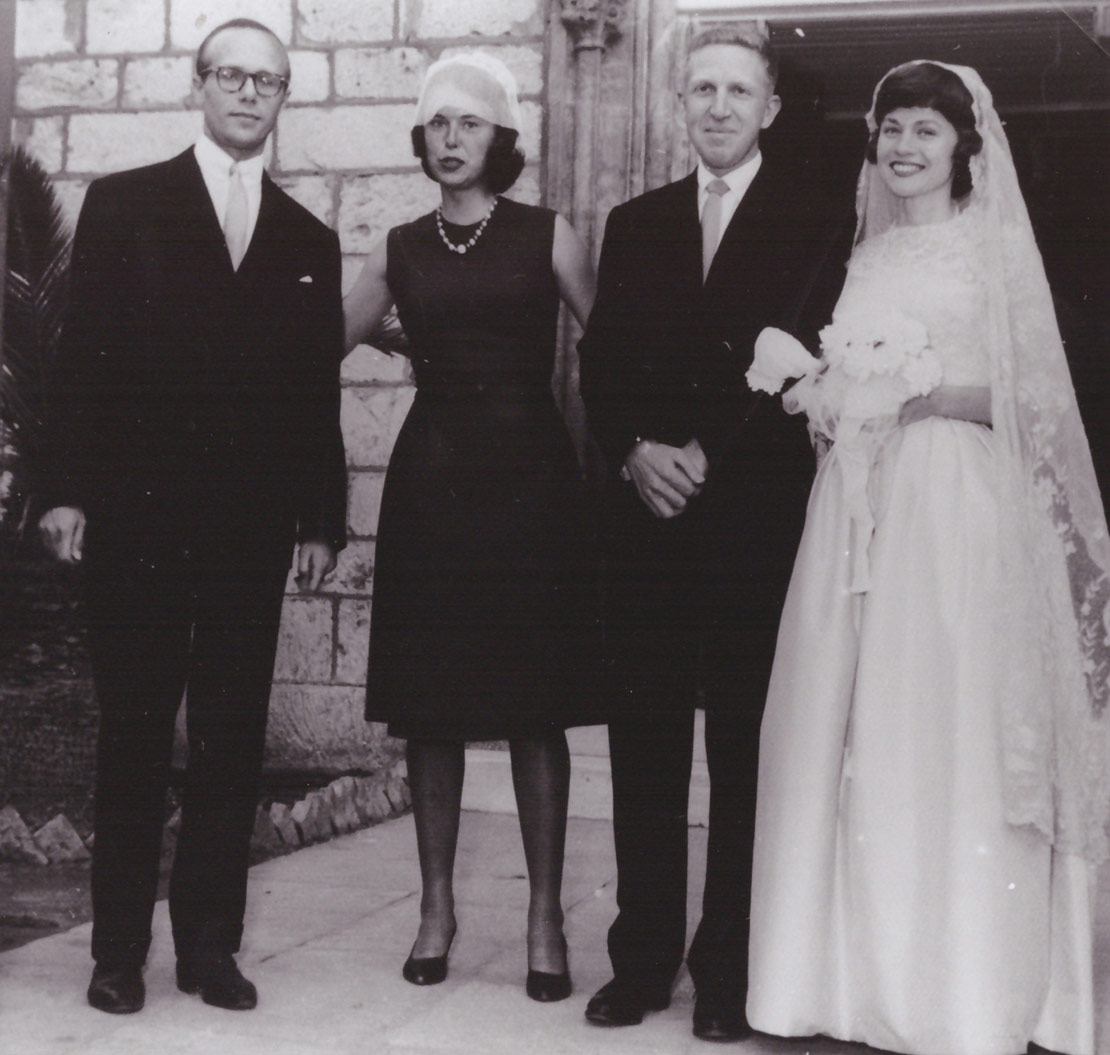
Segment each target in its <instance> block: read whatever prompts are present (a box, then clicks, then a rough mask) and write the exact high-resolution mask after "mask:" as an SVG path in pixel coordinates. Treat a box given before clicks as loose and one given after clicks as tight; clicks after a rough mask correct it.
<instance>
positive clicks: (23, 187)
mask: <svg viewBox="0 0 1110 1055" xmlns="http://www.w3.org/2000/svg"><path fill="white" fill-rule="evenodd" d="M0 181H2V182H3V184H4V185H5V188H6V191H7V208H8V230H7V245H6V254H7V255H6V261H5V263H6V268H5V275H4V290H3V292H4V315H3V342H2V345H0V435H2V436H3V437H4V439H5V443H4V447H5V451H4V452H3V453H4V462H5V466H0V468H5V467H6V468H7V469H8V471H10V472H13V473H14V483H13V482H11V481H12V478H11V477H9V486H10V487H11V488H12V493H13V495H14V496H15V497H17V498H25V497H26V495H25V490H26V483H25V480H26V473H25V472H24V471H23V470H24V469H25V467H26V464H27V463H28V462H29V460H31V459H32V458H33V457H34V456H35V455H36V454H37V452H38V450H39V449H40V443H41V434H42V419H43V405H44V400H45V393H46V384H47V378H48V375H49V373H50V370H51V367H52V365H53V363H54V358H55V355H56V354H57V350H58V342H59V338H60V335H61V329H62V317H63V314H64V312H65V306H66V301H67V299H68V292H69V258H70V247H71V243H72V239H71V236H70V233H69V228H68V225H67V223H66V220H65V217H64V215H63V213H62V209H61V206H60V204H59V202H58V198H57V195H56V194H55V192H54V188H53V185H52V183H51V180H50V176H49V175H48V174H47V172H46V171H45V169H43V167H42V166H41V165H40V164H39V163H38V162H37V161H36V160H35V159H34V158H33V157H31V155H30V154H28V153H27V152H26V151H24V150H23V149H22V148H20V147H16V148H15V149H13V150H12V151H10V152H9V153H8V155H7V156H6V157H4V158H3V159H2V161H0ZM0 513H2V510H0Z"/></svg>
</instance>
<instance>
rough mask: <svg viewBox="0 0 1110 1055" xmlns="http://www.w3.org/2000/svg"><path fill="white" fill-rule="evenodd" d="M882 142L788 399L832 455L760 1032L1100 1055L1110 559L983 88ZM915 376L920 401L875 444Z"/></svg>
mask: <svg viewBox="0 0 1110 1055" xmlns="http://www.w3.org/2000/svg"><path fill="white" fill-rule="evenodd" d="M868 124H869V128H870V130H871V140H870V143H869V146H868V158H867V162H866V163H865V164H864V166H863V172H862V174H861V176H860V184H859V196H858V197H859V200H858V209H859V231H858V236H857V244H856V248H855V251H854V253H853V256H852V260H851V263H850V265H849V270H848V278H847V282H846V285H845V288H844V292H843V294H842V296H841V299H840V302H839V303H838V305H837V308H836V312H835V314H834V317H833V324H832V326H831V327H829V328H828V329H827V330H826V331H825V332H824V333H823V338H824V342H823V343H824V346H825V355H824V358H823V360H822V364H821V365H822V366H823V367H824V372H823V373H821V374H818V373H817V372H816V371H813V372H812V373H811V376H810V377H808V378H806V379H804V380H803V381H801V382H799V384H798V385H797V386H795V388H794V389H793V390H791V392H789V393H788V394H787V402H788V404H789V403H790V402H791V401H793V403H794V404H795V405H796V407H798V408H801V409H806V410H807V412H808V413H809V415H810V420H811V428H813V429H814V430H815V431H826V432H829V433H832V434H833V436H832V438H833V440H834V442H833V445H832V448H831V451H830V453H829V454H828V455H827V457H825V459H824V460H823V462H822V464H821V467H820V469H819V471H818V475H817V479H816V481H815V483H814V487H813V492H812V495H811V497H810V502H809V508H808V512H807V521H806V528H805V534H804V536H803V539H802V542H801V546H800V549H799V553H798V557H797V561H796V564H795V567H794V574H793V579H792V581H791V585H790V591H789V594H788V597H787V601H786V606H785V609H784V612H783V618H782V624H781V627H780V630H779V638H778V646H777V651H776V656H775V665H774V671H773V674H772V677H771V684H770V690H769V697H768V702H767V709H766V712H765V716H764V720H763V726H762V733H761V743H760V772H759V804H758V813H757V827H756V846H755V864H754V876H753V890H752V932H751V946H750V971H751V979H750V988H749V999H748V1005H747V1014H748V1019H749V1021H750V1023H751V1025H752V1026H753V1027H754V1028H755V1029H757V1030H761V1031H764V1032H767V1033H774V1034H779V1035H783V1036H808V1035H811V1034H817V1033H821V1034H826V1035H829V1036H832V1037H836V1038H840V1039H843V1040H851V1041H862V1042H865V1043H867V1044H870V1045H872V1046H874V1047H878V1048H886V1049H891V1050H894V1051H899V1052H908V1053H913V1055H1018V1053H1021V1052H1025V1050H1026V1048H1027V1046H1028V1045H1029V1044H1030V1043H1035V1044H1037V1045H1040V1046H1042V1047H1044V1048H1048V1049H1051V1050H1053V1051H1058V1052H1067V1053H1070V1055H1092V1053H1093V1051H1094V999H1095V998H1094V993H1093V967H1092V942H1093V938H1092V911H1093V910H1092V903H1093V895H1094V878H1095V866H1096V865H1097V864H1098V863H1099V862H1101V861H1102V860H1104V859H1105V858H1106V856H1107V843H1106V829H1105V824H1106V819H1107V818H1106V814H1107V810H1108V804H1110V770H1108V765H1107V759H1108V747H1110V703H1108V697H1110V642H1108V633H1110V630H1108V627H1110V623H1108V616H1107V603H1108V600H1110V580H1108V578H1107V570H1108V569H1110V541H1108V539H1107V531H1106V521H1105V516H1104V513H1103V510H1102V505H1101V501H1100V498H1099V494H1098V488H1097V485H1096V483H1095V480H1094V474H1093V471H1092V467H1091V458H1090V452H1089V450H1088V446H1087V441H1086V437H1085V435H1084V433H1083V428H1082V424H1081V422H1080V420H1079V416H1078V412H1077V410H1076V404H1075V395H1074V392H1073V389H1072V385H1071V381H1070V377H1069V374H1068V370H1067V365H1066V362H1065V359H1064V353H1063V348H1062V345H1061V341H1060V335H1059V331H1058V329H1057V326H1056V320H1055V316H1054V314H1053V309H1052V301H1051V297H1050V294H1049V290H1048V286H1047V283H1046V281H1045V277H1044V270H1043V267H1042V265H1041V259H1040V255H1039V253H1038V251H1037V248H1036V244H1035V242H1034V240H1033V235H1032V230H1031V228H1030V225H1029V218H1028V214H1027V212H1026V209H1025V205H1024V202H1023V200H1022V197H1021V193H1020V190H1019V188H1018V183H1017V178H1016V175H1015V172H1014V168H1013V162H1012V160H1011V157H1010V151H1009V147H1008V145H1007V142H1006V138H1005V134H1004V132H1003V130H1002V125H1001V122H1000V120H999V118H998V115H997V113H996V112H995V110H994V107H993V105H992V102H991V96H990V93H989V92H988V90H987V88H986V87H985V86H984V84H983V82H982V81H981V80H980V78H979V76H978V74H976V73H975V71H974V70H971V69H968V68H966V67H959V66H946V65H943V64H940V63H932V62H912V63H908V64H906V65H903V66H899V67H897V68H896V69H894V70H892V71H891V72H890V73H888V74H887V75H886V76H885V77H884V78H883V80H882V81H880V83H879V85H878V87H877V89H876V93H875V102H874V106H873V108H872V112H871V114H870V115H869V116H868ZM915 334H917V336H916V337H915ZM915 342H916V343H915ZM838 355H839V359H838V358H837V356H838ZM884 356H885V357H887V358H886V359H885V360H884ZM868 357H870V358H868ZM837 362H840V363H841V364H842V365H841V366H839V367H838V366H837V365H836V364H837ZM867 362H869V363H870V365H869V366H864V367H863V368H861V364H866V363H867ZM930 364H931V365H930ZM911 367H912V370H911ZM930 369H932V370H935V374H936V376H934V377H932V378H931V380H930V379H929V372H930ZM868 371H870V374H868ZM913 371H916V375H915V376H916V383H917V385H918V387H917V388H916V389H914V388H912V387H905V388H904V391H905V392H906V393H912V392H914V391H916V392H918V393H920V394H917V395H914V396H913V397H912V398H908V399H906V400H905V401H904V402H903V403H902V405H901V406H900V408H898V409H895V410H894V413H893V414H891V415H889V416H884V415H883V414H882V413H881V412H879V413H874V414H873V415H871V416H869V412H868V411H867V409H866V407H867V405H868V403H869V401H872V402H873V396H874V394H875V393H876V392H880V391H885V392H886V394H887V395H889V392H890V391H891V390H892V388H891V386H892V385H893V386H895V387H896V386H897V384H898V383H905V384H906V385H908V383H909V382H910V381H913V380H914V378H913V377H911V373H912V372H913ZM867 376H870V378H871V380H870V381H866V382H864V381H859V380H855V381H853V380H852V379H853V377H854V378H856V379H858V378H861V377H867ZM923 378H924V379H925V382H926V383H925V384H924V385H922V379H923ZM883 386H885V389H884V388H883ZM861 397H862V398H861ZM830 400H832V402H831V403H830ZM880 402H881V401H880ZM874 405H877V404H874V403H873V406H874ZM849 406H852V407H854V408H855V409H854V411H853V413H854V414H855V417H854V418H852V417H850V415H849V414H848V412H847V409H846V408H848V407H849ZM837 408H839V410H837ZM861 408H863V409H861Z"/></svg>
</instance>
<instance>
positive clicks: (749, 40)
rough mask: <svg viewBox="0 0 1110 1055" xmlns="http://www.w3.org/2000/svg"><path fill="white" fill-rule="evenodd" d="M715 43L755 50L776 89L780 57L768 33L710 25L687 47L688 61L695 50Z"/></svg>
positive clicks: (737, 27)
mask: <svg viewBox="0 0 1110 1055" xmlns="http://www.w3.org/2000/svg"><path fill="white" fill-rule="evenodd" d="M715 44H728V45H731V46H733V47H737V48H747V49H748V50H749V51H754V52H755V53H756V54H757V55H758V56H759V57H760V58H761V59H762V60H763V66H764V68H765V69H766V71H767V80H768V81H769V82H770V85H771V91H774V90H775V85H777V84H778V80H779V57H778V53H777V52H776V51H775V49H774V47H772V45H771V38H770V37H769V36H768V35H767V34H766V33H762V32H760V31H759V30H758V29H755V28H754V27H750V26H737V25H729V24H728V23H720V24H718V25H715V26H709V27H708V28H707V29H703V30H701V31H700V32H699V33H697V35H696V36H695V37H694V39H693V40H691V41H690V46H689V47H688V48H687V49H686V61H687V63H688V62H689V61H690V56H691V55H693V54H694V52H695V51H701V49H702V48H709V47H712V46H713V45H715Z"/></svg>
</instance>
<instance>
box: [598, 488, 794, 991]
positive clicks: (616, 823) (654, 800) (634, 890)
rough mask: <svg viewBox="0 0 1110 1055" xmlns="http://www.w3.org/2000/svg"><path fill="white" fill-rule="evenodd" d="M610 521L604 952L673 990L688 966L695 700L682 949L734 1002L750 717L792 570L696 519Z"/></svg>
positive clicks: (743, 900)
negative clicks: (699, 815) (609, 876)
mask: <svg viewBox="0 0 1110 1055" xmlns="http://www.w3.org/2000/svg"><path fill="white" fill-rule="evenodd" d="M626 497H627V496H626ZM625 510H626V513H627V503H626V505H625ZM684 515H685V514H684ZM627 522H628V521H627V520H625V521H624V523H626V524H627ZM619 523H621V521H616V524H618V525H619ZM613 527H614V524H613V523H611V524H610V531H609V533H608V534H609V538H610V540H611V542H612V543H613V544H612V545H611V546H610V548H609V553H608V569H609V575H608V579H609V581H608V596H607V604H608V616H609V618H608V635H609V646H610V651H611V656H612V660H613V666H614V674H615V686H614V693H615V707H614V715H613V718H612V720H611V721H610V725H609V753H610V761H611V765H612V773H613V831H614V843H615V848H616V857H617V907H618V915H617V919H616V921H615V922H614V923H613V925H612V927H611V928H610V931H609V956H610V959H611V960H612V964H613V970H614V974H615V975H616V977H618V978H620V979H622V980H625V981H627V982H629V983H631V984H634V985H642V986H646V987H649V988H652V989H666V988H669V987H670V985H671V983H672V982H673V980H674V977H675V975H676V973H677V972H678V969H679V967H680V966H681V964H682V957H683V952H684V950H685V946H686V889H687V807H688V797H689V784H690V773H691V765H692V756H693V732H694V713H695V710H696V708H697V707H698V706H704V708H705V740H706V761H707V766H708V770H709V781H710V805H709V842H708V851H707V859H706V876H705V892H704V896H703V900H702V917H701V921H700V923H699V925H698V928H697V931H696V933H695V935H694V939H693V943H692V944H691V946H690V952H689V956H688V958H687V962H688V965H689V968H690V974H691V977H692V978H693V981H694V984H695V986H696V987H697V990H698V992H699V993H700V994H702V995H706V994H712V995H714V996H719V997H721V998H723V999H733V1000H739V1001H741V1002H742V1001H743V998H744V993H745V991H746V987H747V966H748V932H749V917H750V911H751V870H752V849H753V842H754V835H755V793H756V782H757V777H758V768H759V767H758V756H759V727H760V721H761V718H762V713H763V704H764V701H765V698H766V693H767V682H768V679H769V676H770V669H771V663H772V659H773V656H774V644H775V636H776V634H777V627H778V616H779V613H780V611H781V603H782V597H783V593H784V586H785V580H786V578H787V577H788V571H787V569H785V568H784V567H783V566H782V565H783V564H784V561H781V560H780V561H777V562H759V561H755V562H753V561H747V562H743V561H740V560H738V559H737V550H736V544H735V541H734V539H735V534H736V533H735V532H731V531H730V532H728V533H724V534H714V533H711V532H708V531H703V530H701V529H702V525H699V524H698V523H697V522H694V521H692V522H691V523H690V524H689V525H680V524H678V523H677V522H671V523H668V524H662V523H660V524H652V525H649V529H648V530H646V531H643V532H640V533H637V532H636V531H625V532H623V533H621V532H618V531H615V530H613Z"/></svg>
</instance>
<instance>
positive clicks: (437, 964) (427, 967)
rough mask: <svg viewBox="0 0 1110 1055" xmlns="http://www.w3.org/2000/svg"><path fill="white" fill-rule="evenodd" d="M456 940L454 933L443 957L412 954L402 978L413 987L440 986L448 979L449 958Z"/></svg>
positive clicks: (405, 964) (402, 971)
mask: <svg viewBox="0 0 1110 1055" xmlns="http://www.w3.org/2000/svg"><path fill="white" fill-rule="evenodd" d="M454 940H455V932H454V931H452V932H451V937H450V938H449V939H448V941H447V949H446V951H445V952H444V954H443V955H442V956H413V954H412V953H411V952H410V953H409V958H408V959H407V960H406V961H405V963H404V966H403V967H402V968H401V977H402V978H404V980H405V981H406V982H411V983H412V984H413V985H439V983H440V982H442V981H444V980H445V979H446V978H447V956H448V954H449V953H450V952H451V943H452V942H453V941H454Z"/></svg>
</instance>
